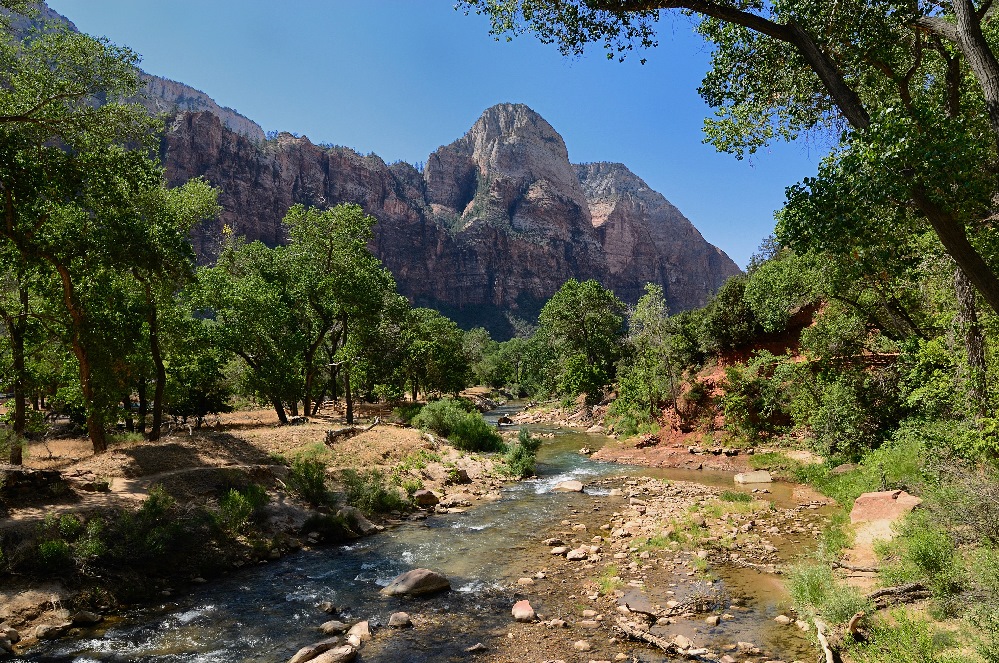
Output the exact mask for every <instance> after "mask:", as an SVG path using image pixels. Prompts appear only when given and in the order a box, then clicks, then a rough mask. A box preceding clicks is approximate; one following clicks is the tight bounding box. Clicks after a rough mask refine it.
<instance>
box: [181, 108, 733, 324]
mask: <svg viewBox="0 0 999 663" xmlns="http://www.w3.org/2000/svg"><path fill="white" fill-rule="evenodd" d="M162 156H163V160H164V163H165V164H166V166H167V173H168V177H169V179H170V181H171V183H174V184H176V183H180V182H183V181H185V180H187V179H189V178H191V177H198V176H202V177H205V178H207V179H208V180H209V181H210V182H211V183H212V184H213V185H215V186H217V187H219V188H220V189H221V191H222V194H221V203H222V205H223V207H224V208H225V211H224V212H223V214H222V216H221V217H220V218H219V219H218V220H217V221H215V222H212V223H211V224H206V225H205V226H203V227H201V228H199V229H198V230H197V231H196V232H195V236H194V240H195V248H196V249H197V251H198V254H199V256H201V257H202V259H203V260H205V261H210V260H211V259H212V257H213V256H214V255H215V254H216V252H217V250H218V245H219V240H220V237H221V228H222V225H223V224H227V225H229V226H231V227H233V228H234V229H235V231H236V232H237V233H240V234H243V235H246V236H247V237H248V238H250V239H259V240H261V241H263V242H265V243H267V244H270V245H276V244H279V243H281V242H283V241H284V240H285V237H284V233H283V230H282V227H281V218H282V217H283V216H284V213H285V212H286V211H287V209H288V208H289V207H290V206H291V205H293V204H294V203H305V204H309V205H317V206H324V205H333V204H336V203H339V202H354V203H358V204H360V205H362V206H363V207H364V209H365V210H366V211H367V212H368V213H369V214H371V215H372V216H374V217H375V218H377V219H378V224H377V225H376V226H375V239H374V241H373V246H372V248H373V250H374V252H375V254H376V255H378V257H379V258H380V259H381V260H382V261H383V262H384V263H385V265H386V266H387V267H388V268H389V269H390V270H391V271H392V273H393V274H394V275H395V277H396V280H397V281H398V283H399V289H400V291H401V292H402V293H403V294H405V295H406V296H408V297H409V298H410V299H411V300H413V301H414V302H416V303H417V304H420V305H425V306H433V307H436V308H439V309H441V310H443V311H445V312H446V313H447V314H449V315H452V316H454V317H456V318H457V319H459V320H460V321H461V322H462V323H464V324H466V325H471V324H485V325H486V326H488V327H489V328H490V329H491V330H492V331H494V333H497V334H499V335H507V334H509V333H510V321H509V317H510V316H516V317H521V318H525V319H531V318H533V316H535V315H536V314H537V312H538V310H539V309H540V306H541V305H542V304H543V303H544V301H545V300H546V299H547V298H548V297H550V296H551V294H552V293H553V292H555V290H557V289H558V287H559V286H560V285H561V284H562V283H564V282H565V281H566V280H567V279H569V278H578V279H587V278H596V279H598V280H599V281H601V282H602V283H604V285H606V286H608V287H610V288H612V289H613V290H614V291H615V292H616V293H617V294H618V295H619V296H620V297H621V298H622V299H625V300H626V301H630V302H634V301H636V300H637V299H638V297H640V296H641V294H642V292H643V288H644V285H645V283H647V282H650V281H651V282H655V283H660V284H662V285H663V287H664V289H665V291H666V295H667V299H668V301H669V304H670V306H671V307H672V308H673V309H674V310H680V309H687V308H692V307H696V306H700V305H702V304H703V303H704V302H705V301H706V299H707V298H708V297H709V296H710V295H711V294H712V293H713V292H714V291H715V290H717V288H718V286H719V285H721V283H722V282H723V281H724V280H725V279H726V278H727V277H729V276H731V275H732V274H735V273H738V271H739V270H738V267H737V266H736V265H735V263H733V262H732V261H731V260H730V259H729V258H728V256H726V255H725V253H724V252H722V251H721V250H719V249H718V248H717V247H714V246H712V245H711V244H709V243H708V242H706V241H705V240H704V238H703V237H701V235H700V233H699V232H697V230H696V228H694V226H693V225H692V224H691V223H690V221H688V220H687V219H686V218H685V217H684V216H683V214H681V213H680V212H679V210H677V209H676V208H675V207H674V206H673V205H671V204H670V203H669V201H667V200H666V199H665V198H664V197H663V196H662V195H661V194H659V193H657V192H655V191H653V190H652V189H650V188H649V187H648V186H647V185H646V184H645V183H644V182H643V181H642V180H641V179H640V178H638V177H637V176H636V175H634V174H633V173H631V171H629V170H628V169H627V168H626V167H624V166H623V165H621V164H608V163H594V164H584V165H573V164H571V163H570V162H569V158H568V153H567V150H566V146H565V143H564V142H563V140H562V138H561V136H559V135H558V133H557V132H556V131H555V130H554V129H553V128H552V127H551V125H550V124H548V122H546V121H545V120H544V119H543V118H542V117H541V116H540V115H538V114H537V113H535V112H534V111H532V110H531V109H530V108H528V107H526V106H523V105H519V104H500V105H497V106H494V107H492V108H489V109H487V110H486V111H485V112H484V113H483V115H482V117H481V118H479V120H478V121H477V122H476V123H475V124H474V125H473V126H472V128H471V129H470V130H469V131H468V133H466V134H465V135H464V136H463V137H461V138H459V139H458V140H456V141H455V142H453V143H451V144H450V145H446V146H443V147H441V148H439V149H438V150H436V151H435V152H434V153H433V154H431V155H430V156H429V158H428V159H427V162H426V166H425V168H424V172H423V173H420V172H418V171H416V170H415V169H414V168H413V167H412V166H410V165H409V164H405V163H397V164H392V165H387V164H385V163H384V162H383V161H382V160H381V159H379V158H378V157H375V156H361V155H359V154H357V153H356V152H354V151H353V150H350V149H347V148H340V147H337V148H326V147H320V146H316V145H313V144H312V143H311V142H310V141H309V139H308V138H304V137H303V138H296V137H294V136H292V135H290V134H281V135H279V136H278V138H277V139H276V140H270V141H259V140H256V139H254V138H251V137H248V136H246V135H244V134H241V133H238V132H235V131H233V130H231V129H230V128H228V127H226V126H225V125H224V124H223V121H222V119H221V118H220V117H219V116H218V115H217V114H215V113H212V112H197V113H181V114H179V115H178V116H177V117H176V119H175V121H174V122H173V124H172V126H171V127H170V130H169V131H168V133H167V135H166V136H165V138H164V141H163V154H162Z"/></svg>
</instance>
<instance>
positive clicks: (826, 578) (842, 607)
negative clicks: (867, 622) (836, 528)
mask: <svg viewBox="0 0 999 663" xmlns="http://www.w3.org/2000/svg"><path fill="white" fill-rule="evenodd" d="M787 577H788V585H787V586H788V592H789V593H790V594H791V600H792V601H794V604H795V606H796V609H797V610H798V612H799V613H802V614H816V613H818V614H820V615H821V616H822V617H823V619H826V620H827V621H829V622H831V623H833V624H841V623H844V622H846V621H848V620H849V619H850V618H851V617H853V615H854V614H856V613H857V612H859V611H861V610H869V609H870V604H869V603H868V601H867V600H866V599H865V598H864V596H863V594H861V593H860V592H858V591H857V590H856V589H855V588H852V587H846V586H843V585H840V584H839V583H838V582H836V579H835V578H834V577H833V573H832V569H831V568H830V567H829V565H828V564H823V563H819V564H815V563H811V562H801V563H798V564H795V565H793V566H792V567H791V568H790V570H789V572H788V576H787Z"/></svg>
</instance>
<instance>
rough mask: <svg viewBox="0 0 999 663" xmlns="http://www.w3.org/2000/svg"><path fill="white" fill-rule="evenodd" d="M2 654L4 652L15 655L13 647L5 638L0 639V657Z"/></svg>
mask: <svg viewBox="0 0 999 663" xmlns="http://www.w3.org/2000/svg"><path fill="white" fill-rule="evenodd" d="M4 652H6V653H8V654H13V653H15V652H14V645H13V643H12V642H11V641H10V640H8V639H7V638H0V655H2V654H3V653H4Z"/></svg>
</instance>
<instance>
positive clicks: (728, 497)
mask: <svg viewBox="0 0 999 663" xmlns="http://www.w3.org/2000/svg"><path fill="white" fill-rule="evenodd" d="M718 499H720V500H722V501H723V502H744V503H747V504H748V503H749V502H752V501H753V496H752V495H750V494H749V493H744V492H742V491H739V490H723V491H722V492H721V494H720V495H718Z"/></svg>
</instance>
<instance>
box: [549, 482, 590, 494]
mask: <svg viewBox="0 0 999 663" xmlns="http://www.w3.org/2000/svg"><path fill="white" fill-rule="evenodd" d="M552 490H553V491H554V492H557V493H581V492H583V484H582V482H581V481H575V480H571V481H561V482H559V483H557V484H555V487H554V488H552Z"/></svg>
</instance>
